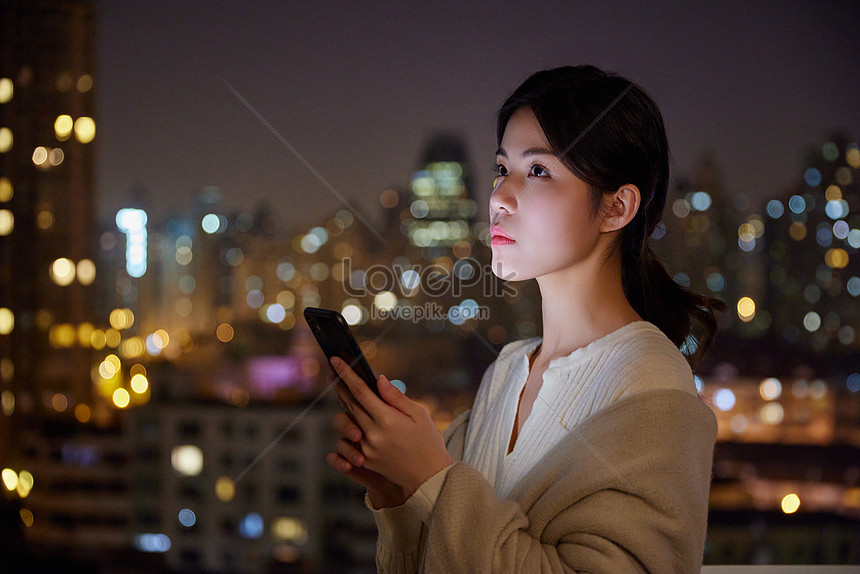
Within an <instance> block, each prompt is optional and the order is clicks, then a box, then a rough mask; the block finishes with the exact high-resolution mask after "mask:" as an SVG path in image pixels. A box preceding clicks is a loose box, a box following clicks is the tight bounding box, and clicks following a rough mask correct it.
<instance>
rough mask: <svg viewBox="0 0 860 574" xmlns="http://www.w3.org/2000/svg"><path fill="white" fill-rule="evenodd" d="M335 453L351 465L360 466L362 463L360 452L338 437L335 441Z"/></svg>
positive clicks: (351, 444)
mask: <svg viewBox="0 0 860 574" xmlns="http://www.w3.org/2000/svg"><path fill="white" fill-rule="evenodd" d="M337 454H339V455H340V456H342V457H343V458H344V459H346V460H347V461H349V463H350V464H352V465H353V466H362V465H363V464H364V460H365V459H364V455H363V454H362V452H361V451H360V450H358V449H357V448H356V447H355V445H354V444H353V443H351V442H349V441H347V440H344V439H340V440H339V441H337Z"/></svg>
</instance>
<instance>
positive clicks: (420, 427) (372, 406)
mask: <svg viewBox="0 0 860 574" xmlns="http://www.w3.org/2000/svg"><path fill="white" fill-rule="evenodd" d="M331 362H332V366H333V367H334V368H335V371H337V373H338V375H339V376H340V378H341V380H340V381H339V382H338V383H337V384H336V386H335V390H336V391H337V396H338V398H340V400H341V402H342V403H343V404H344V406H345V408H346V411H347V413H348V414H349V417H350V418H351V419H352V420H353V421H355V424H356V425H357V426H358V429H359V431H360V434H361V436H360V437H359V436H358V435H357V434H356V433H355V431H354V430H353V429H351V428H348V425H344V429H345V431H346V432H348V433H350V435H351V436H350V435H345V436H347V438H350V439H351V438H355V437H358V438H357V440H355V441H353V445H352V446H353V448H356V450H357V451H358V452H359V453H360V456H357V455H358V453H356V452H353V451H352V450H350V448H349V447H350V445H349V444H345V445H341V444H340V443H338V452H341V448H343V452H345V453H346V456H345V457H343V456H342V458H345V459H346V460H347V461H352V462H351V463H350V464H353V466H355V464H354V463H355V462H357V461H359V460H362V458H363V463H362V465H361V467H362V468H363V469H365V470H367V471H370V472H373V473H376V474H378V475H381V476H383V477H385V478H386V479H388V480H389V481H390V482H392V483H394V484H396V485H399V486H401V487H403V489H405V491H406V494H407V496H411V495H412V493H413V492H415V491H416V490H417V489H418V487H419V486H421V484H423V483H424V481H426V480H427V479H428V478H430V477H431V476H433V475H434V474H436V473H437V472H439V471H440V470H442V469H443V468H445V467H446V466H448V465H450V464H451V463H452V462H453V460H452V459H451V456H450V455H449V454H448V450H447V449H446V448H445V441H444V440H443V439H442V434H441V433H440V432H439V430H438V429H437V428H436V425H435V423H434V422H433V420H432V419H431V418H430V413H428V412H427V409H425V408H424V407H423V406H421V405H420V404H418V403H416V402H415V401H413V400H411V399H409V398H408V397H407V396H406V395H404V394H403V393H401V392H400V390H399V389H398V388H397V387H395V386H394V385H392V384H391V382H390V381H389V380H388V379H387V378H385V377H384V376H380V377H379V378H378V379H377V380H376V384H377V388H378V389H379V394H380V395H381V396H382V399H381V400H380V398H379V397H377V396H376V394H374V392H373V391H372V390H371V389H370V388H369V387H368V386H367V384H366V383H365V382H364V381H363V380H361V378H360V377H359V376H358V375H356V374H355V373H354V372H353V371H352V369H350V368H349V366H348V365H347V364H346V363H345V362H344V361H342V360H340V359H337V358H333V359H332V360H331ZM350 456H353V457H356V458H352V459H350V458H349V457H350ZM329 464H331V463H329ZM336 468H337V467H336ZM338 470H340V469H338Z"/></svg>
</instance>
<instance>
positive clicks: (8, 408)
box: [0, 390, 15, 417]
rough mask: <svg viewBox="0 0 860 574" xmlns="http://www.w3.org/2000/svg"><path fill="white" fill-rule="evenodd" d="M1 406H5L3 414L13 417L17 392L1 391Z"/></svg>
mask: <svg viewBox="0 0 860 574" xmlns="http://www.w3.org/2000/svg"><path fill="white" fill-rule="evenodd" d="M0 406H2V408H3V414H4V415H6V416H7V417H11V416H12V413H14V412H15V393H13V392H12V391H9V390H6V391H3V392H2V393H0Z"/></svg>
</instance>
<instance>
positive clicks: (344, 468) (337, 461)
mask: <svg viewBox="0 0 860 574" xmlns="http://www.w3.org/2000/svg"><path fill="white" fill-rule="evenodd" d="M325 461H326V464H328V465H329V466H330V467H332V468H333V469H335V470H337V471H340V472H349V471H350V470H352V464H350V462H349V461H348V460H346V459H345V458H343V457H342V456H340V455H339V454H336V453H333V452H330V453H328V454H327V455H326V456H325Z"/></svg>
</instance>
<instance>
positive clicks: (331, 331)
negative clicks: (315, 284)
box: [304, 307, 379, 395]
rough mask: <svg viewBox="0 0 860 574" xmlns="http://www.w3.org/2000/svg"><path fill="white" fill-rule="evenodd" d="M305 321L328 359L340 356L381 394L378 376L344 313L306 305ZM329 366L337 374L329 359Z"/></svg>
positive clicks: (373, 389)
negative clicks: (377, 381)
mask: <svg viewBox="0 0 860 574" xmlns="http://www.w3.org/2000/svg"><path fill="white" fill-rule="evenodd" d="M304 316H305V321H307V322H308V326H309V327H310V328H311V333H313V334H314V337H316V340H317V343H319V345H320V347H321V348H322V350H323V353H324V354H325V356H326V358H327V359H329V360H330V359H331V358H332V357H340V358H341V359H343V360H344V361H345V362H346V364H348V365H350V366H351V367H352V370H353V371H355V374H357V375H358V376H359V377H361V378H362V380H364V382H365V383H367V386H369V387H370V389H371V390H372V391H373V392H374V393H376V394H377V395H379V389H377V388H376V377H375V376H374V374H373V371H372V370H371V369H370V365H369V364H368V363H367V359H366V358H365V357H364V353H362V351H361V347H359V346H358V343H357V342H356V341H355V337H353V336H352V332H351V331H350V330H349V325H347V323H346V319H344V318H343V315H341V314H340V313H338V312H337V311H331V310H329V309H318V308H316V307H305V310H304ZM329 368H331V370H332V372H333V373H335V374H337V373H336V372H335V370H334V368H332V366H331V361H329Z"/></svg>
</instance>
